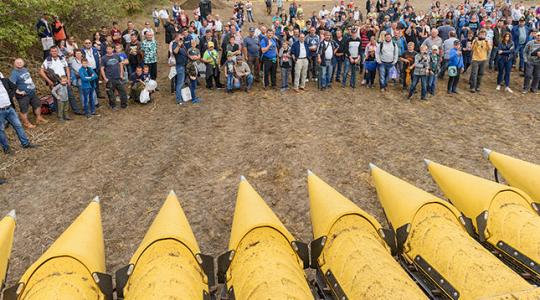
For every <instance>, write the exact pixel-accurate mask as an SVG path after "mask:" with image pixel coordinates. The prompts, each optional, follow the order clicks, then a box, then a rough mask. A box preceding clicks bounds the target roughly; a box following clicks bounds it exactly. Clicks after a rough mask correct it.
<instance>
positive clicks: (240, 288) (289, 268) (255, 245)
mask: <svg viewBox="0 0 540 300" xmlns="http://www.w3.org/2000/svg"><path fill="white" fill-rule="evenodd" d="M293 241H294V238H293V236H292V234H291V233H290V232H289V231H288V230H287V229H286V228H285V226H284V225H283V224H282V223H281V221H280V220H279V219H278V218H277V216H276V215H275V214H274V213H273V212H272V210H271V209H270V207H268V206H267V205H266V203H265V202H264V200H263V199H262V198H261V196H259V194H257V192H256V191H255V190H254V189H253V187H251V185H250V184H249V183H248V182H247V181H246V180H245V179H242V180H241V182H240V186H239V188H238V196H237V199H236V208H235V212H234V219H233V225H232V229H231V239H230V242H229V250H232V251H231V252H230V255H228V257H226V259H228V260H229V263H230V264H229V266H228V268H227V270H226V274H225V276H226V283H227V287H228V289H229V292H231V290H232V292H234V297H235V299H238V300H245V299H252V300H258V299H265V300H273V299H275V300H278V299H279V300H281V299H290V300H300V299H313V295H312V294H311V291H310V289H309V286H308V284H307V281H306V278H305V274H304V270H303V262H302V260H301V259H300V257H299V256H298V255H297V253H296V252H295V250H294V249H293V244H292V243H293Z"/></svg>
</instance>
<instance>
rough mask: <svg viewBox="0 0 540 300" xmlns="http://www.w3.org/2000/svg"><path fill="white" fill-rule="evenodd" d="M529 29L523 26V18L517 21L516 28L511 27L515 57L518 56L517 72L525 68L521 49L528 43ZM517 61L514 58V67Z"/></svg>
mask: <svg viewBox="0 0 540 300" xmlns="http://www.w3.org/2000/svg"><path fill="white" fill-rule="evenodd" d="M530 31H531V30H530V28H529V27H528V26H527V25H525V17H521V18H520V19H519V24H518V26H513V27H512V40H513V42H514V47H515V53H516V54H515V57H517V56H518V55H519V70H520V71H523V68H524V67H525V59H524V57H523V49H524V48H525V45H526V44H527V42H528V37H529V33H530ZM516 61H517V59H515V58H514V65H515V64H516Z"/></svg>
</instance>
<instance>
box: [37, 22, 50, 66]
mask: <svg viewBox="0 0 540 300" xmlns="http://www.w3.org/2000/svg"><path fill="white" fill-rule="evenodd" d="M36 31H37V34H38V37H39V38H40V40H41V46H42V47H43V59H46V58H47V57H48V56H49V50H50V49H51V47H52V46H54V40H53V31H52V28H51V25H50V24H49V22H48V20H47V14H46V13H44V14H43V15H42V16H41V18H40V19H39V20H38V22H37V23H36Z"/></svg>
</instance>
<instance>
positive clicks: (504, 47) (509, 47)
mask: <svg viewBox="0 0 540 300" xmlns="http://www.w3.org/2000/svg"><path fill="white" fill-rule="evenodd" d="M515 50H516V49H515V48H514V43H513V42H512V41H510V43H508V44H503V43H502V42H501V43H499V46H498V47H497V58H498V60H501V59H502V60H504V61H508V60H511V59H513V58H514V51H515ZM499 51H502V53H499Z"/></svg>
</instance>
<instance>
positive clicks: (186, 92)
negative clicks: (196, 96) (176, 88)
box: [181, 87, 191, 102]
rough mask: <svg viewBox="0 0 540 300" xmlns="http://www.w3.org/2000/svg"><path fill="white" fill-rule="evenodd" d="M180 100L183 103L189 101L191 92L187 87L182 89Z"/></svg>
mask: <svg viewBox="0 0 540 300" xmlns="http://www.w3.org/2000/svg"><path fill="white" fill-rule="evenodd" d="M181 93H182V100H183V101H184V102H187V101H190V100H191V91H190V90H189V87H185V88H183V89H182V92H181Z"/></svg>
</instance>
